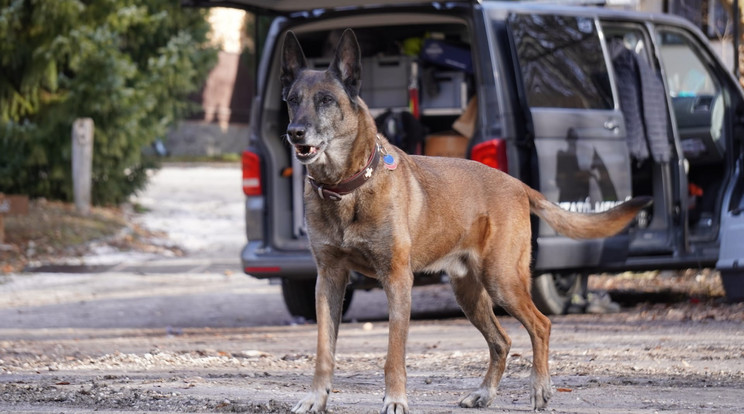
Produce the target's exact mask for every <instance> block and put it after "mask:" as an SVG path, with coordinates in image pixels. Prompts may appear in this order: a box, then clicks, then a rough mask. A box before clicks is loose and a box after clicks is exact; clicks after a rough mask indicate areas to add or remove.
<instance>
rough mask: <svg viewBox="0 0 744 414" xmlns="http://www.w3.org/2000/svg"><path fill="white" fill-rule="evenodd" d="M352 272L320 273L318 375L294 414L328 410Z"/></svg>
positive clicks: (318, 282) (341, 270)
mask: <svg viewBox="0 0 744 414" xmlns="http://www.w3.org/2000/svg"><path fill="white" fill-rule="evenodd" d="M348 280H349V273H348V271H346V270H345V269H333V270H330V269H328V270H325V271H322V270H321V271H319V272H318V281H317V284H316V286H315V313H316V317H317V321H318V347H317V356H316V359H315V375H314V376H313V384H312V389H311V391H310V393H309V394H308V395H307V396H305V398H303V399H302V400H301V401H300V402H298V403H297V404H296V405H295V406H294V408H293V409H292V412H293V413H317V412H322V411H325V407H326V402H327V401H328V394H329V393H330V392H331V379H332V377H333V368H334V365H335V353H336V339H337V338H338V327H339V324H340V323H341V313H342V305H343V301H344V293H345V291H346V284H347V283H348Z"/></svg>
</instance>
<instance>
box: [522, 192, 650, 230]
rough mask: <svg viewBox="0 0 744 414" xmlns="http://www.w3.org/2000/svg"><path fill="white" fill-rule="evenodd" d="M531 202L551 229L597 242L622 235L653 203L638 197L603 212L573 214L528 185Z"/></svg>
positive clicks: (532, 206)
mask: <svg viewBox="0 0 744 414" xmlns="http://www.w3.org/2000/svg"><path fill="white" fill-rule="evenodd" d="M525 187H526V188H525V191H527V197H529V199H530V211H532V212H533V213H534V214H536V215H537V216H538V217H540V218H541V219H543V220H545V221H546V222H547V223H548V224H549V225H550V227H552V228H553V229H554V230H555V231H557V232H558V233H560V234H563V235H564V236H568V237H571V238H572V239H596V238H601V237H609V236H612V235H615V234H617V233H619V232H620V231H621V230H622V229H624V228H625V227H626V226H627V225H628V223H630V221H631V220H633V218H634V217H635V216H636V214H638V212H639V211H641V209H642V208H644V207H646V206H648V205H650V204H651V202H652V198H651V197H645V196H643V197H634V198H632V199H630V200H628V201H626V202H624V203H622V204H619V205H617V206H615V207H613V208H611V209H609V210H607V211H604V212H601V213H573V212H570V211H566V210H564V209H562V208H561V207H559V206H558V205H556V204H554V203H551V202H550V201H548V200H546V199H545V196H543V195H542V194H540V193H539V192H537V191H535V190H533V189H532V188H529V187H528V186H525Z"/></svg>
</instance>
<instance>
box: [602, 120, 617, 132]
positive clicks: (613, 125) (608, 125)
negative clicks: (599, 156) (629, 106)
mask: <svg viewBox="0 0 744 414" xmlns="http://www.w3.org/2000/svg"><path fill="white" fill-rule="evenodd" d="M604 127H605V129H608V130H610V131H615V130H617V129H618V128H620V124H618V123H617V121H616V120H614V119H609V120H607V121H605V123H604Z"/></svg>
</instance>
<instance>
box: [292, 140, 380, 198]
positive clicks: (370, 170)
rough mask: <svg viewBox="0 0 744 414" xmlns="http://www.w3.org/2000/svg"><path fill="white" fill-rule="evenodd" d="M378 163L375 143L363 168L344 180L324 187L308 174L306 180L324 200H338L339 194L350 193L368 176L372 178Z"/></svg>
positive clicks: (362, 183)
mask: <svg viewBox="0 0 744 414" xmlns="http://www.w3.org/2000/svg"><path fill="white" fill-rule="evenodd" d="M379 165H380V145H379V144H375V149H374V151H372V154H371V155H370V156H369V160H367V165H365V166H364V168H362V169H361V171H359V172H358V173H356V174H354V175H353V176H351V177H349V178H347V179H345V180H344V181H341V182H340V183H338V184H337V185H335V186H332V187H326V186H324V185H323V184H320V183H318V182H317V181H315V178H313V177H311V176H309V175H308V176H307V180H308V182H310V185H312V186H313V188H314V189H315V191H316V192H317V193H318V195H319V196H320V198H322V199H324V200H325V199H329V200H333V201H339V200H341V196H343V195H346V194H349V193H351V192H352V191H354V190H356V189H357V188H359V187H361V186H362V185H364V183H366V182H367V181H368V180H369V179H370V178H372V176H373V175H374V173H375V171H377V168H378V166H379Z"/></svg>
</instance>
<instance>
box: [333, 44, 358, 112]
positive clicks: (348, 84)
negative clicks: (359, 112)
mask: <svg viewBox="0 0 744 414" xmlns="http://www.w3.org/2000/svg"><path fill="white" fill-rule="evenodd" d="M328 71H330V72H331V73H333V74H334V75H335V76H336V77H337V78H338V79H339V80H340V81H341V83H342V84H343V85H344V89H346V93H347V94H348V95H349V98H350V99H351V101H352V102H354V103H356V98H357V96H359V89H360V88H361V87H362V56H361V51H360V50H359V43H358V42H357V38H356V35H354V31H353V30H351V29H346V30H344V33H343V34H342V35H341V40H339V41H338V47H337V48H336V56H334V58H333V61H332V62H331V66H329V67H328Z"/></svg>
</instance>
